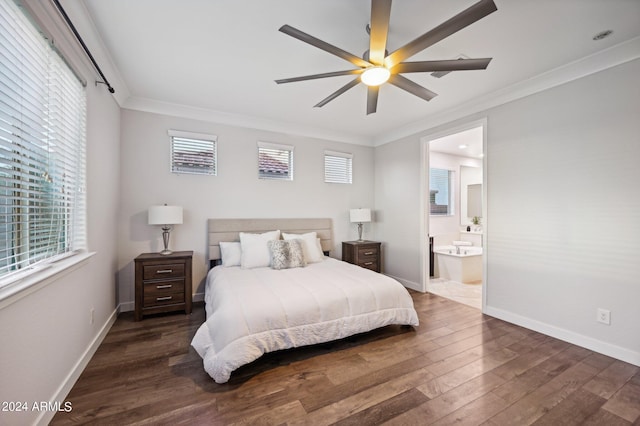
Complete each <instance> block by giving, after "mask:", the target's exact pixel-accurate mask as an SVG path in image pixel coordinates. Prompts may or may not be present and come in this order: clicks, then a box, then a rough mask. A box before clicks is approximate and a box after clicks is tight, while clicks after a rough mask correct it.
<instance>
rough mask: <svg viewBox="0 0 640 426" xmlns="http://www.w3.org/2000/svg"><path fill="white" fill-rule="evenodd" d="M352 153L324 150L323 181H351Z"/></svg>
mask: <svg viewBox="0 0 640 426" xmlns="http://www.w3.org/2000/svg"><path fill="white" fill-rule="evenodd" d="M352 163H353V155H352V154H347V153H344V152H336V151H325V152H324V181H325V182H327V183H352V181H353V172H352Z"/></svg>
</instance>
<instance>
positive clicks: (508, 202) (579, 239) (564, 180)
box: [487, 60, 640, 364]
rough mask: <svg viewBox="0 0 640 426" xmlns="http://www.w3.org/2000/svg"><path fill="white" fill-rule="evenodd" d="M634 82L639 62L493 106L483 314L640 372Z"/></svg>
mask: <svg viewBox="0 0 640 426" xmlns="http://www.w3.org/2000/svg"><path fill="white" fill-rule="evenodd" d="M638 75H640V60H636V61H634V62H632V63H628V64H626V65H622V66H618V67H615V68H613V69H610V70H608V71H605V72H601V73H598V74H595V75H592V76H589V77H585V78H582V79H580V80H578V81H575V82H573V83H570V84H566V85H563V86H560V87H558V88H556V89H554V90H551V91H548V92H543V93H540V94H538V95H535V96H530V97H528V98H526V99H522V100H521V101H518V102H514V103H513V104H511V105H505V106H503V107H500V108H496V109H495V110H494V111H492V112H491V115H490V125H489V128H488V141H489V145H488V147H489V150H488V153H487V162H488V165H489V166H488V170H487V171H488V174H487V179H488V185H487V188H488V191H489V192H488V197H489V201H488V205H487V207H488V213H487V215H488V221H489V222H488V226H489V228H488V233H487V244H488V250H487V254H488V280H489V285H488V286H487V304H488V306H490V307H491V309H490V310H489V311H488V312H489V313H492V314H496V315H499V316H502V317H506V318H510V319H513V320H517V321H519V322H521V323H529V324H536V325H539V326H540V327H542V328H546V327H548V328H549V330H548V331H549V332H555V333H557V334H562V333H565V332H568V333H571V334H574V336H571V337H572V338H573V339H574V340H576V341H578V342H579V343H582V344H589V345H590V346H592V347H595V348H599V349H601V350H607V351H609V352H617V353H619V356H621V355H626V359H628V360H632V361H634V362H635V363H636V364H640V309H638V305H637V303H636V302H637V301H638V300H640V286H639V285H638V277H639V276H640V264H639V263H638V255H637V250H638V237H640V201H639V200H640V187H639V186H638V183H639V182H640V167H638V166H639V160H640V121H639V120H638V117H640V85H639V84H638ZM599 307H600V308H606V309H609V310H611V319H612V322H611V325H610V326H607V325H602V324H598V323H596V321H595V318H596V309H597V308H599Z"/></svg>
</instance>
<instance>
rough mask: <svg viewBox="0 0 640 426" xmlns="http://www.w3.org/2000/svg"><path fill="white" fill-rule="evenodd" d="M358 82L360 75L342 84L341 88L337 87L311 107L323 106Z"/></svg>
mask: <svg viewBox="0 0 640 426" xmlns="http://www.w3.org/2000/svg"><path fill="white" fill-rule="evenodd" d="M358 83H360V77H358V78H355V79H353V80H351V81H350V82H348V83H347V84H345V85H344V86H342V87H341V88H339V89H338V90H336V91H335V92H333V93H332V94H330V95H329V96H327V97H326V98H324V99H323V100H321V101H320V102H318V103H317V104H315V105H314V106H313V107H314V108H320V107H323V106H325V105H326V104H328V103H329V102H331V101H332V100H334V99H335V98H337V97H338V96H340V95H342V94H343V93H344V92H346V91H347V90H349V89H351V88H352V87H354V86H357V85H358Z"/></svg>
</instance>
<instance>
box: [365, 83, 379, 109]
mask: <svg viewBox="0 0 640 426" xmlns="http://www.w3.org/2000/svg"><path fill="white" fill-rule="evenodd" d="M378 93H380V86H369V87H368V88H367V115H369V114H373V113H375V112H376V109H377V108H378Z"/></svg>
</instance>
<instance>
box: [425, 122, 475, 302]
mask: <svg viewBox="0 0 640 426" xmlns="http://www.w3.org/2000/svg"><path fill="white" fill-rule="evenodd" d="M485 138H486V122H485V121H484V120H483V121H480V122H474V123H469V124H468V125H467V126H462V127H458V128H455V129H452V130H450V131H448V132H441V133H439V134H435V135H432V136H429V137H426V138H423V140H422V143H423V154H424V155H423V158H424V161H423V166H422V167H423V169H424V171H423V177H424V179H423V180H424V183H423V185H422V186H423V188H424V190H423V198H424V202H423V209H424V211H423V218H424V219H423V220H424V222H425V226H424V227H423V229H425V230H426V233H425V234H426V236H425V247H426V249H425V250H424V253H425V257H427V259H426V261H425V262H423V265H425V270H424V275H423V276H424V282H425V284H426V285H425V288H426V291H428V292H430V293H434V294H437V295H440V296H442V297H446V298H448V299H452V300H455V301H457V302H460V303H464V304H466V305H469V306H473V307H475V308H477V309H482V307H483V306H484V293H485V292H484V291H483V287H484V286H485V284H486V272H485V271H486V262H485V249H486V248H485V238H484V236H485V232H484V231H485V224H486V196H485V194H486V185H485V178H484V176H485V173H484V170H485V163H486V160H485V158H484V147H485Z"/></svg>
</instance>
